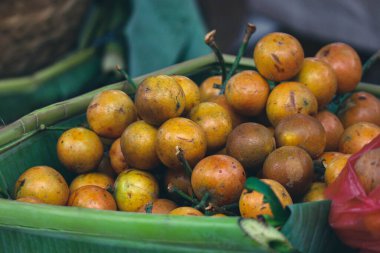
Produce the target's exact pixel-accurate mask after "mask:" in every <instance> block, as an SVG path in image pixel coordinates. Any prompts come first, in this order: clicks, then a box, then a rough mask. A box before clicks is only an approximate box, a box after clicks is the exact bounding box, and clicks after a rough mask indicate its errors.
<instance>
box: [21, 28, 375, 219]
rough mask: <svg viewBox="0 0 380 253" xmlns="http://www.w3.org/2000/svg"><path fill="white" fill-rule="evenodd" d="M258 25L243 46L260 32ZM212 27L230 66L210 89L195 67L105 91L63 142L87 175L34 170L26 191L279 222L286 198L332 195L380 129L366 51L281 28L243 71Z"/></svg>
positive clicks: (114, 206)
mask: <svg viewBox="0 0 380 253" xmlns="http://www.w3.org/2000/svg"><path fill="white" fill-rule="evenodd" d="M248 30H250V31H248V32H247V34H248V35H247V36H248V38H247V36H246V37H245V40H244V42H243V46H242V48H243V49H244V46H246V43H247V41H248V39H249V36H250V35H251V34H252V33H253V30H254V29H253V28H252V26H250V29H248ZM213 35H214V33H211V34H209V35H208V36H206V43H207V44H208V45H210V46H211V47H212V48H213V49H214V50H215V52H217V56H218V58H219V60H221V69H222V71H221V73H222V74H221V75H218V76H210V77H209V78H207V79H206V80H204V81H203V82H202V83H201V84H200V86H198V85H197V84H195V83H194V82H193V81H192V80H190V79H189V78H187V77H185V76H178V75H173V76H166V75H156V76H150V77H148V78H146V79H145V80H144V81H143V82H141V83H140V84H139V85H138V86H137V87H135V90H134V92H133V94H129V95H128V94H126V93H125V92H123V91H120V90H108V91H103V92H101V93H99V94H98V95H96V96H95V97H94V98H93V100H92V101H91V103H90V104H89V106H88V109H87V114H86V115H87V123H88V126H89V127H88V128H85V127H74V128H71V129H68V130H67V131H65V132H63V134H62V135H61V136H60V138H59V140H58V142H57V154H58V158H59V160H60V161H61V163H62V164H63V165H64V166H65V167H66V168H67V169H68V170H70V171H74V172H76V173H78V174H79V175H78V176H77V177H76V178H75V179H74V180H73V181H72V182H71V183H70V186H69V185H68V184H67V182H65V180H64V178H63V177H62V176H61V175H60V174H59V173H58V172H57V171H56V170H54V169H53V168H51V167H48V166H37V167H33V168H30V169H28V170H26V171H25V172H24V173H23V174H22V175H21V176H20V178H19V179H18V181H17V183H16V186H15V191H14V194H15V199H17V200H19V201H27V202H37V203H47V204H55V205H68V206H77V207H85V208H97V209H106V210H120V211H127V212H144V213H160V214H173V215H216V216H224V215H228V216H230V215H231V216H238V215H240V216H242V217H249V218H260V217H264V219H267V220H270V219H272V220H274V221H277V223H276V222H275V223H274V224H276V225H280V224H281V222H280V221H281V220H283V216H284V213H286V212H285V210H286V209H285V207H286V206H287V205H290V204H292V203H293V202H301V201H317V200H323V199H325V196H324V189H325V188H326V185H329V184H331V183H332V182H334V180H335V179H336V178H337V177H338V175H339V173H340V171H341V170H342V169H343V167H344V165H345V163H346V161H347V159H348V158H349V157H350V155H351V154H353V153H355V152H357V151H359V150H360V149H361V148H362V147H363V146H364V145H365V144H367V143H369V142H370V141H371V140H372V139H373V138H375V137H376V136H377V135H378V134H380V101H379V100H378V99H377V98H376V97H374V96H373V95H371V94H369V93H366V92H357V93H353V91H354V89H355V88H356V86H357V85H358V83H359V81H360V80H361V76H362V64H361V61H360V58H359V56H358V54H357V53H356V52H355V50H354V49H353V48H351V47H350V46H349V45H347V44H344V43H332V44H329V45H326V46H325V47H323V48H321V49H320V50H319V52H318V53H317V54H316V55H315V57H308V58H305V57H304V51H303V48H302V46H301V44H300V43H299V42H298V40H297V39H296V38H294V37H293V36H291V35H289V34H285V33H270V34H268V35H266V36H264V37H263V38H262V39H260V40H259V42H258V43H257V44H256V46H255V48H254V52H253V58H254V61H255V64H256V67H255V68H254V69H251V70H244V71H241V72H236V67H237V66H238V63H239V60H240V57H241V55H239V56H238V57H237V58H236V59H237V60H236V62H235V64H234V65H233V66H232V68H231V69H230V70H229V71H228V73H227V71H226V69H225V67H224V66H223V57H222V56H221V55H220V53H219V54H218V49H217V47H216V44H215V41H214V40H213ZM241 51H244V50H241ZM130 85H131V87H132V88H133V84H131V83H130ZM343 100H344V101H343ZM331 105H336V106H337V107H338V110H337V113H336V114H335V113H333V112H331V111H329V110H328V109H329V106H331ZM378 157H379V155H377V156H372V158H371V159H373V160H376V159H377V160H378ZM361 164H363V166H360V165H358V169H357V173H358V175H359V178H360V179H361V182H363V185H364V187H365V189H366V190H367V191H370V190H371V189H373V188H374V187H376V186H377V185H378V184H379V182H380V179H379V173H378V172H377V173H373V171H369V170H370V169H371V168H373V166H372V167H371V166H367V164H368V162H365V163H364V162H363V163H361ZM368 175H371V177H372V178H375V179H376V180H375V181H373V180H371V178H368ZM374 182H375V183H374ZM280 216H281V217H280Z"/></svg>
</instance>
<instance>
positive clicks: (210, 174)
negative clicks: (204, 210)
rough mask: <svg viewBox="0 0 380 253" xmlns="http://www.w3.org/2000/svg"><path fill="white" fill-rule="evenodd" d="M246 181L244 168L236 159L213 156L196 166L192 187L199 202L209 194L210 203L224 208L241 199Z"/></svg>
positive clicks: (192, 177)
mask: <svg viewBox="0 0 380 253" xmlns="http://www.w3.org/2000/svg"><path fill="white" fill-rule="evenodd" d="M245 180H246V176H245V171H244V168H243V166H242V165H241V164H240V163H239V162H238V161H237V160H236V159H235V158H232V157H230V156H226V155H212V156H208V157H206V158H204V159H202V160H201V161H200V162H199V163H198V164H197V165H196V166H195V168H194V170H193V173H192V175H191V186H192V187H193V191H194V193H195V195H196V196H197V198H198V199H199V200H201V199H202V198H203V197H204V196H205V195H206V194H209V198H208V201H209V203H211V204H212V205H216V206H223V205H228V204H232V203H234V202H236V201H237V200H238V199H239V197H240V194H241V192H242V190H243V188H244V183H245Z"/></svg>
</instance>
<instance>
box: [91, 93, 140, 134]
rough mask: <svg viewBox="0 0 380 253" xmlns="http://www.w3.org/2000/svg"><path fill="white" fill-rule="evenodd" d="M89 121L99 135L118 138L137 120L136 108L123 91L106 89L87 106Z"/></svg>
mask: <svg viewBox="0 0 380 253" xmlns="http://www.w3.org/2000/svg"><path fill="white" fill-rule="evenodd" d="M86 115H87V122H88V123H89V125H90V128H91V129H92V130H93V131H94V132H95V133H97V134H98V135H99V136H102V137H106V138H118V137H120V135H121V134H122V133H123V131H124V129H125V128H126V127H127V126H128V125H129V124H131V123H132V122H134V121H136V119H137V114H136V108H135V105H134V104H133V101H132V99H131V98H130V97H129V96H128V95H127V94H126V93H124V92H123V91H120V90H106V91H103V92H101V93H99V94H97V95H96V96H95V97H94V98H93V99H92V100H91V102H90V104H89V105H88V107H87V114H86Z"/></svg>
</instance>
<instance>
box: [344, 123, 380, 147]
mask: <svg viewBox="0 0 380 253" xmlns="http://www.w3.org/2000/svg"><path fill="white" fill-rule="evenodd" d="M379 134H380V127H379V126H377V125H375V124H372V123H368V122H359V123H355V124H353V125H352V126H349V127H348V128H346V129H345V130H344V132H343V134H342V136H341V137H340V141H339V152H342V153H345V154H354V153H356V152H358V151H359V150H361V149H362V148H363V147H364V146H365V145H366V144H368V143H369V142H371V141H372V140H373V139H374V138H376V136H378V135H379Z"/></svg>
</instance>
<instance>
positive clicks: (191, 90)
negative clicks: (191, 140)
mask: <svg viewBox="0 0 380 253" xmlns="http://www.w3.org/2000/svg"><path fill="white" fill-rule="evenodd" d="M172 77H173V78H174V79H175V80H176V82H177V83H178V84H179V85H180V86H181V88H182V90H183V93H184V94H185V101H186V102H185V109H184V110H183V113H182V115H187V114H188V113H189V112H190V111H191V109H193V107H194V106H196V105H198V104H199V103H200V101H201V95H200V92H199V87H198V85H197V84H196V83H194V82H193V80H191V79H190V78H188V77H186V76H179V75H174V76H172Z"/></svg>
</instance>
